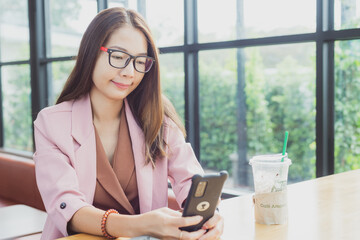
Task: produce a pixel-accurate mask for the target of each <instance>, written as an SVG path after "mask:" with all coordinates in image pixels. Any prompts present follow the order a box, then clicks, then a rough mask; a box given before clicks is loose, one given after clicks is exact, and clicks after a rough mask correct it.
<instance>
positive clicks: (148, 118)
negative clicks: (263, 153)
mask: <svg viewBox="0 0 360 240" xmlns="http://www.w3.org/2000/svg"><path fill="white" fill-rule="evenodd" d="M34 129H35V143H36V152H35V154H34V160H35V164H36V165H35V166H36V177H37V183H38V186H39V190H40V193H41V195H42V199H43V201H44V205H45V207H46V210H47V213H48V216H49V217H48V220H47V223H46V225H45V228H44V231H43V234H42V238H43V239H55V238H58V237H61V236H67V235H69V234H72V233H74V232H77V233H78V232H83V233H90V234H94V235H103V236H106V237H108V238H113V237H119V236H123V237H135V236H141V235H151V236H154V237H158V238H167V239H178V238H180V239H181V238H182V237H183V238H184V239H199V238H200V237H202V239H218V238H219V237H220V235H221V233H222V230H223V218H222V217H221V216H220V215H219V214H218V213H216V214H215V215H214V216H213V217H212V218H211V219H210V220H208V221H207V222H206V223H205V224H204V225H203V229H200V230H198V231H194V232H185V231H180V229H179V228H180V227H185V226H189V225H195V224H197V223H199V222H200V221H201V217H200V216H192V217H182V216H181V213H180V212H178V211H175V210H171V209H169V208H167V206H168V202H167V201H168V179H170V181H171V184H172V186H173V190H174V193H175V196H176V201H177V204H178V205H179V206H181V205H182V204H183V203H184V201H185V199H186V197H187V194H188V192H189V189H190V185H191V177H192V176H193V175H194V174H197V173H198V174H202V173H203V170H202V168H201V166H200V164H199V162H198V160H197V159H196V156H195V154H194V152H193V150H192V148H191V146H190V144H188V143H186V142H185V139H184V136H185V130H184V127H183V125H182V123H181V121H180V120H179V117H178V115H177V113H176V111H175V109H174V107H173V105H172V104H171V103H170V101H169V100H168V99H166V98H165V97H163V96H162V93H161V87H160V73H159V58H158V54H157V49H156V47H155V44H154V40H153V38H152V35H151V33H150V30H149V28H148V26H147V24H146V23H145V21H144V19H143V18H142V17H141V16H140V15H139V14H138V13H136V12H135V11H132V10H126V9H124V8H110V9H107V10H104V11H102V12H100V13H99V14H98V15H97V16H96V17H95V18H94V20H93V21H92V22H91V23H90V25H89V27H88V28H87V30H86V31H85V33H84V36H83V38H82V41H81V44H80V47H79V53H78V55H77V60H76V63H75V67H74V69H73V70H72V72H71V74H70V76H69V78H68V80H67V82H66V84H65V87H64V89H63V91H62V92H61V94H60V96H59V99H58V100H57V104H56V105H54V106H51V107H48V108H45V109H43V110H42V111H41V112H40V113H39V114H38V117H37V119H36V120H35V122H34Z"/></svg>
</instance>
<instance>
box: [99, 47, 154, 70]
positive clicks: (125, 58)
mask: <svg viewBox="0 0 360 240" xmlns="http://www.w3.org/2000/svg"><path fill="white" fill-rule="evenodd" d="M100 50H101V51H104V52H107V53H109V64H110V65H111V66H112V67H114V68H120V69H122V68H126V66H127V65H129V63H130V61H131V59H134V61H133V64H134V68H135V70H136V71H138V72H140V73H147V72H148V71H150V69H151V67H152V65H153V63H154V62H155V59H154V58H152V57H148V56H133V55H131V54H129V53H127V52H124V51H121V50H117V49H109V48H106V47H101V48H100Z"/></svg>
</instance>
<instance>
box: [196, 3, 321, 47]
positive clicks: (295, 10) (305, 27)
mask: <svg viewBox="0 0 360 240" xmlns="http://www.w3.org/2000/svg"><path fill="white" fill-rule="evenodd" d="M198 23H199V42H214V41H226V40H234V39H245V38H259V37H267V36H281V35H289V34H298V33H308V32H315V29H316V1H313V0H302V1H297V0H272V1H268V0H228V1H226V2H219V1H218V0H198Z"/></svg>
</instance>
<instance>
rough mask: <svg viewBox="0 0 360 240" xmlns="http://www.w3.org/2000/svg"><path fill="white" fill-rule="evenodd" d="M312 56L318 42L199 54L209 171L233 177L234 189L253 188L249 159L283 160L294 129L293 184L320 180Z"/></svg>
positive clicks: (204, 155)
mask: <svg viewBox="0 0 360 240" xmlns="http://www.w3.org/2000/svg"><path fill="white" fill-rule="evenodd" d="M314 57H315V45H314V44H312V43H305V44H296V45H295V44H289V45H280V46H267V47H252V48H246V49H244V50H242V49H229V50H212V51H204V52H200V57H199V63H200V67H199V68H200V146H201V148H200V158H201V163H202V164H203V166H204V167H205V168H207V169H212V170H222V169H226V170H228V171H229V172H230V173H231V176H232V177H233V180H234V179H236V181H237V182H236V181H235V182H234V186H233V187H236V186H239V185H241V186H244V185H251V184H252V179H251V178H249V177H246V175H250V174H251V169H250V166H248V160H249V159H250V158H251V157H252V156H255V155H259V154H266V153H281V151H282V145H283V138H284V132H285V131H286V130H288V131H289V132H290V134H289V135H290V138H289V140H290V141H289V144H288V148H287V152H288V153H289V158H291V159H292V161H293V164H292V166H291V171H290V172H289V181H290V182H296V181H302V180H306V179H310V178H313V177H315V61H314ZM243 60H245V61H244V62H243V63H241V61H243ZM239 61H240V63H239ZM241 64H243V65H244V68H243V69H244V70H240V72H239V73H238V71H239V68H241ZM241 69H242V68H241ZM241 81H244V84H241ZM242 86H243V87H242ZM242 94H244V95H245V98H242ZM239 96H240V98H241V99H244V101H245V108H244V107H242V106H244V105H243V102H242V100H240V99H238V97H239ZM244 116H246V117H244ZM241 126H243V127H241ZM242 136H246V138H245V139H244V138H242ZM241 141H246V145H245V146H244V144H240V142H241ZM239 153H242V155H241V156H240V154H239ZM236 169H241V171H235V170H236ZM250 176H251V175H250Z"/></svg>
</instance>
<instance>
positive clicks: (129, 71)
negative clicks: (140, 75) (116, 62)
mask: <svg viewBox="0 0 360 240" xmlns="http://www.w3.org/2000/svg"><path fill="white" fill-rule="evenodd" d="M134 73H135V68H134V59H131V60H130V61H129V63H128V65H127V66H126V67H124V68H123V69H121V70H120V74H121V75H123V76H128V77H133V76H134Z"/></svg>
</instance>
